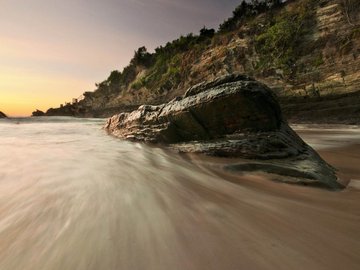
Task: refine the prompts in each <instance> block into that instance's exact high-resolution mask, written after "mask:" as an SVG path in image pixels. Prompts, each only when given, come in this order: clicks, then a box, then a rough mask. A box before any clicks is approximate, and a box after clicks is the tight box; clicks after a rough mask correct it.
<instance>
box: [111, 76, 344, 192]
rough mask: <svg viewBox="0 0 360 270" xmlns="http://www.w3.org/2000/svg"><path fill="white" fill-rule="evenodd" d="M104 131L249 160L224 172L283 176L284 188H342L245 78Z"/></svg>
mask: <svg viewBox="0 0 360 270" xmlns="http://www.w3.org/2000/svg"><path fill="white" fill-rule="evenodd" d="M105 128H106V129H107V130H108V131H109V132H110V133H111V134H113V135H115V136H117V137H119V138H122V139H126V140H134V141H144V142H151V143H162V144H166V145H168V146H170V147H171V148H173V149H175V150H177V151H179V152H195V153H204V154H208V155H215V156H222V157H241V158H245V159H248V162H245V163H240V164H236V165H231V166H226V167H225V169H227V170H229V171H258V170H260V171H265V172H268V173H272V174H277V175H283V176H285V177H282V178H281V181H285V182H292V183H302V184H309V185H320V186H326V187H328V188H332V189H337V188H341V185H340V184H339V183H338V182H337V177H336V174H335V172H334V169H333V168H331V167H330V166H329V165H328V164H326V162H325V161H323V160H322V159H321V158H320V157H319V156H318V155H317V153H316V152H315V151H314V150H313V149H312V148H311V147H309V146H308V145H307V144H306V143H304V142H303V141H302V140H301V139H300V137H299V136H297V134H296V133H295V132H294V131H293V130H292V129H291V128H290V127H289V126H288V125H287V123H286V121H285V120H284V119H283V117H282V114H281V110H280V107H279V105H278V103H277V101H276V99H275V97H274V96H273V94H272V92H271V91H270V89H269V88H268V87H267V86H265V85H264V84H261V83H259V82H257V81H255V80H253V79H251V78H249V77H247V76H244V75H230V76H225V77H221V78H218V79H216V80H214V81H211V82H208V83H200V84H198V85H196V86H194V87H191V88H190V89H189V90H188V91H187V92H186V93H185V95H184V96H183V97H179V98H175V99H174V100H172V101H170V102H169V103H167V104H162V105H158V106H150V105H143V106H140V107H139V108H138V109H137V110H135V111H133V112H131V113H120V114H118V115H115V116H113V117H111V118H110V119H109V120H108V121H107V124H106V126H105Z"/></svg>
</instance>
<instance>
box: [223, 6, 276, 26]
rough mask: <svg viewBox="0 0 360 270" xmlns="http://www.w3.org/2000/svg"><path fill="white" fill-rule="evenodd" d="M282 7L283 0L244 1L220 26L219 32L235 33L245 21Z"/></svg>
mask: <svg viewBox="0 0 360 270" xmlns="http://www.w3.org/2000/svg"><path fill="white" fill-rule="evenodd" d="M282 5H283V1H281V0H263V1H259V0H253V1H251V2H246V1H245V0H243V1H242V2H241V4H240V5H239V6H237V7H236V8H235V10H234V11H233V15H232V17H230V18H229V19H227V20H226V21H224V22H223V23H222V24H221V25H220V27H219V32H220V33H225V32H230V31H234V30H235V29H236V28H238V27H239V25H240V24H241V23H242V22H243V21H244V20H245V19H247V18H250V17H254V16H256V15H258V14H261V13H263V12H265V11H268V10H272V9H276V8H278V7H280V6H282Z"/></svg>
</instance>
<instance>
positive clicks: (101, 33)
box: [0, 0, 241, 116]
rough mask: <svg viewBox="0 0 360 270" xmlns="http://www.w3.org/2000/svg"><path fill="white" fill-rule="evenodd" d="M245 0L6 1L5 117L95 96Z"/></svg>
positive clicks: (2, 48) (1, 1)
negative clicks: (100, 87) (146, 56)
mask: <svg viewBox="0 0 360 270" xmlns="http://www.w3.org/2000/svg"><path fill="white" fill-rule="evenodd" d="M239 2H241V1H240V0H180V1H179V0H101V1H100V0H0V111H3V112H4V113H6V114H8V115H10V116H28V115H31V112H32V111H34V110H35V109H40V110H43V111H46V110H47V109H48V108H50V107H59V105H60V104H61V103H64V102H66V101H71V100H72V98H77V97H78V96H80V95H81V94H82V93H83V92H85V91H93V90H95V83H96V82H101V81H103V80H104V79H106V78H107V77H108V75H109V74H110V72H111V71H112V70H115V69H117V70H120V71H121V70H122V69H123V67H124V66H126V65H127V64H128V63H129V61H130V59H131V58H132V56H133V54H134V51H135V50H136V49H137V48H139V47H141V46H146V47H147V48H148V50H149V51H153V49H154V48H156V47H157V46H159V45H164V44H165V43H166V42H168V41H171V40H173V39H176V38H178V37H179V36H180V35H186V34H188V33H191V32H192V33H198V31H199V30H200V29H201V28H202V27H203V26H206V27H209V28H210V27H211V28H215V29H217V28H218V26H219V24H220V23H222V22H223V21H224V20H225V19H226V18H228V17H230V16H231V13H232V11H233V10H234V8H235V7H236V6H237V5H238V4H239Z"/></svg>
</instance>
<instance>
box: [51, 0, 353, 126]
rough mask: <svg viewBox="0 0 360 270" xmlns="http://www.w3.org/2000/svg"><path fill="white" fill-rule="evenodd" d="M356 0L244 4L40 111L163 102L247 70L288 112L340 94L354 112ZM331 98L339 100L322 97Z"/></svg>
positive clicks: (98, 111) (101, 111)
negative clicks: (213, 23)
mask: <svg viewBox="0 0 360 270" xmlns="http://www.w3.org/2000/svg"><path fill="white" fill-rule="evenodd" d="M356 2H357V0H294V1H287V2H286V3H281V2H280V1H276V0H275V1H271V0H270V1H266V3H264V2H256V3H255V4H246V3H245V2H243V3H241V4H240V5H239V6H238V7H237V8H236V9H235V11H234V12H233V16H232V17H231V18H229V19H228V20H226V21H225V22H224V23H223V24H221V25H220V28H219V30H218V31H217V32H215V31H214V30H213V29H206V28H203V29H201V30H200V34H199V35H194V34H189V35H187V36H182V37H180V38H179V39H177V40H174V41H172V42H168V43H167V44H166V45H165V46H161V47H159V48H157V49H156V50H155V52H154V53H149V52H147V50H146V48H145V47H141V48H139V49H138V50H137V51H136V52H135V54H134V57H133V59H132V60H131V62H130V64H129V65H128V66H127V67H125V68H124V70H123V71H122V72H120V71H112V72H111V74H110V76H109V77H108V78H107V79H106V80H104V81H103V82H101V83H98V84H96V87H97V88H96V90H95V91H94V92H85V93H84V94H83V98H82V99H81V100H75V101H74V102H73V103H72V104H70V103H69V104H66V105H64V106H61V107H60V108H56V109H49V110H48V111H47V113H46V115H75V116H85V117H107V116H111V115H112V114H114V113H117V112H121V111H127V110H132V109H134V108H136V107H138V106H139V105H141V104H144V103H147V104H159V103H162V102H166V101H169V100H171V99H173V98H174V97H176V96H179V95H182V94H184V92H185V91H186V90H187V88H188V87H190V86H192V85H195V84H197V83H199V82H202V81H208V80H212V79H214V78H216V77H219V76H222V75H227V74H231V73H245V74H247V75H250V76H252V77H254V78H255V79H257V80H259V81H261V82H264V83H266V84H267V85H269V86H270V87H271V88H272V89H273V91H274V92H275V93H276V94H277V96H278V97H279V99H280V102H281V103H282V105H283V110H284V111H285V114H288V117H290V118H291V117H293V116H294V117H295V118H298V119H303V120H306V119H307V117H305V116H304V117H299V112H301V108H303V107H302V106H303V105H304V106H305V109H304V110H303V111H304V112H309V111H312V110H315V109H316V108H315V107H314V106H316V104H318V102H323V105H322V106H323V107H325V111H326V109H329V108H327V106H338V104H341V101H342V100H343V99H342V97H343V96H344V97H345V100H346V102H350V103H349V104H348V103H346V104H344V106H345V107H346V108H348V107H349V106H350V107H351V112H352V113H354V115H357V114H359V115H360V108H358V107H355V108H354V104H351V102H352V100H353V99H352V98H350V99H349V98H346V97H347V96H348V95H349V94H350V95H352V96H354V97H355V98H357V97H360V27H359V25H360V15H359V14H360V8H359V5H357V3H356ZM328 97H329V99H328ZM336 98H338V99H340V102H338V103H336V102H335V103H334V102H331V101H330V103H328V102H327V101H328V100H332V101H333V100H336ZM304 101H305V102H304ZM309 104H314V106H312V105H309ZM309 106H310V109H309ZM332 112H333V111H332V110H331V109H330V110H328V111H327V113H325V116H326V117H327V116H328V113H332ZM333 113H334V114H335V113H338V112H336V111H335V112H333ZM311 116H313V114H312V113H310V114H309V117H308V118H309V119H310V120H311Z"/></svg>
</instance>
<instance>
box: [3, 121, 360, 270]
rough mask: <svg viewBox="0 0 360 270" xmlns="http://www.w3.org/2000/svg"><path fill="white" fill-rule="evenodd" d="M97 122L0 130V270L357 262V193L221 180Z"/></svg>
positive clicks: (253, 178)
mask: <svg viewBox="0 0 360 270" xmlns="http://www.w3.org/2000/svg"><path fill="white" fill-rule="evenodd" d="M103 124H104V120H96V119H87V120H84V119H74V118H25V119H11V120H1V121H0V269H1V270H18V269H19V270H20V269H21V270H32V269H34V270H35V269H36V270H41V269H44V270H57V269H59V270H60V269H61V270H65V269H66V270H92V269H94V270H99V269H106V270H111V269H128V270H131V269H304V268H309V269H327V270H329V269H337V268H339V267H343V268H345V269H357V267H358V266H359V265H360V255H359V253H358V250H360V244H359V242H360V241H359V239H360V232H359V230H358V228H359V225H360V223H359V221H360V216H359V213H360V206H359V192H358V191H357V190H345V191H344V192H338V193H334V192H329V191H324V190H319V189H310V188H305V187H296V186H289V185H284V184H279V183H273V182H270V181H268V180H267V179H265V177H264V176H262V175H247V176H241V178H240V177H239V176H232V175H226V174H225V173H224V174H222V173H221V172H220V171H219V172H216V170H214V168H216V166H218V165H217V163H216V160H206V161H205V160H202V159H201V158H195V159H193V158H189V157H187V158H186V159H184V158H183V157H181V156H178V155H176V154H174V153H171V152H169V151H167V150H165V149H162V148H159V147H150V146H146V145H144V144H139V143H130V142H124V141H120V140H118V139H116V138H113V137H111V136H109V135H108V134H106V132H105V131H104V130H102V129H101V127H102V126H103ZM230 180H231V181H230Z"/></svg>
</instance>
